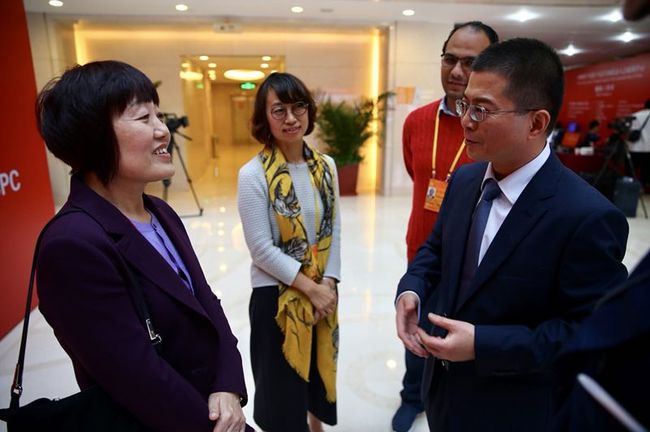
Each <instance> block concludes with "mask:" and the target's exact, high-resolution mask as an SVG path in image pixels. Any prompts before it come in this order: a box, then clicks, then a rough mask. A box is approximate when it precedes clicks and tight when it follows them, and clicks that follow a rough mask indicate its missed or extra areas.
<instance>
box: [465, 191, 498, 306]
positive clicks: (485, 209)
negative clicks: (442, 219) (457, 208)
mask: <svg viewBox="0 0 650 432" xmlns="http://www.w3.org/2000/svg"><path fill="white" fill-rule="evenodd" d="M499 194H501V189H499V185H498V183H497V182H496V181H495V180H494V179H491V178H489V179H486V180H485V183H484V184H483V193H482V194H481V200H480V201H479V202H478V205H477V206H476V208H475V209H474V213H473V214H472V225H471V226H470V228H469V235H468V236H467V246H466V248H465V259H464V261H463V273H462V274H461V280H460V288H459V290H458V300H457V302H456V304H457V305H460V304H462V302H463V301H465V298H466V297H467V296H468V295H469V287H470V285H471V283H472V279H474V275H475V274H476V269H477V267H478V256H479V252H480V250H481V241H482V239H483V233H484V232H485V225H487V220H488V216H489V215H490V209H491V208H492V201H493V200H494V199H495V198H496V197H498V196H499Z"/></svg>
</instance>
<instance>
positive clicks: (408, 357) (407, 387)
mask: <svg viewBox="0 0 650 432" xmlns="http://www.w3.org/2000/svg"><path fill="white" fill-rule="evenodd" d="M404 362H405V364H406V372H404V378H402V391H401V392H399V395H400V396H401V397H402V403H403V404H408V405H412V406H414V407H415V408H417V409H418V410H419V411H424V406H423V405H422V399H421V396H420V388H421V387H422V371H423V370H424V359H423V358H422V357H418V356H416V355H415V354H413V353H412V352H411V351H409V350H404Z"/></svg>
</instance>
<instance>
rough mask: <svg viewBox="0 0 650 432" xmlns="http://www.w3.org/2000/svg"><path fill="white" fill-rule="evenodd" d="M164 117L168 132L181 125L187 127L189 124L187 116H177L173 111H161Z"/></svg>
mask: <svg viewBox="0 0 650 432" xmlns="http://www.w3.org/2000/svg"><path fill="white" fill-rule="evenodd" d="M163 116H164V117H165V124H166V125H167V129H169V132H170V133H174V132H176V131H177V130H178V128H181V127H188V126H189V125H190V120H189V119H188V118H187V116H183V117H179V116H177V115H176V114H174V113H163Z"/></svg>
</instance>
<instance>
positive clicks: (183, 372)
mask: <svg viewBox="0 0 650 432" xmlns="http://www.w3.org/2000/svg"><path fill="white" fill-rule="evenodd" d="M144 201H145V207H146V208H147V209H148V210H149V211H150V212H152V213H153V214H154V215H155V216H156V217H157V218H158V220H159V221H160V223H161V225H162V226H163V228H164V229H165V232H166V233H167V234H168V236H169V238H170V239H171V240H172V242H173V243H174V246H175V247H176V249H177V250H178V252H179V255H180V256H181V258H182V260H183V262H184V263H185V265H186V267H187V270H188V272H189V276H190V278H191V280H192V285H193V288H194V292H195V296H193V295H192V294H191V292H190V291H189V290H188V289H187V287H186V286H185V285H184V283H183V282H182V280H181V279H180V277H179V276H178V274H176V272H175V271H174V270H173V269H172V268H171V267H170V266H169V264H167V262H166V261H165V260H164V259H163V257H162V256H160V254H159V253H158V252H157V251H156V250H155V249H154V248H153V246H151V245H150V244H149V242H148V241H147V240H146V239H145V238H144V237H143V236H142V235H141V234H140V233H139V232H138V231H137V229H136V228H135V227H134V226H133V224H132V223H131V222H130V221H129V220H128V219H127V218H126V217H125V216H124V215H122V213H121V212H120V211H119V210H118V209H117V208H116V207H114V206H113V205H112V204H111V203H109V202H108V201H106V200H105V199H104V198H102V197H100V196H99V195H98V194H96V193H95V192H94V191H93V190H91V189H90V188H89V187H87V186H86V185H85V184H84V183H83V182H82V181H81V180H80V179H78V178H77V177H73V178H72V180H71V191H70V196H69V198H68V202H67V203H66V204H65V206H64V207H63V208H62V210H61V212H69V211H71V210H77V211H74V212H70V213H69V214H66V215H64V216H62V217H60V218H59V219H57V220H56V221H55V222H54V223H53V224H52V225H51V226H50V227H49V229H48V230H47V232H46V233H45V235H44V237H43V241H42V246H41V252H40V256H39V259H38V264H37V266H38V267H37V277H38V279H37V284H38V294H39V298H40V308H41V311H42V313H43V315H44V316H45V319H46V320H47V321H48V323H49V324H50V325H51V326H52V328H53V329H54V333H55V335H56V337H57V339H58V340H59V342H60V343H61V345H62V346H63V348H64V349H65V351H66V352H67V353H68V355H70V357H71V359H72V363H73V366H74V370H75V375H76V377H77V382H78V383H79V386H80V387H81V388H82V389H83V388H87V387H89V386H92V385H95V384H98V385H99V386H100V387H102V388H103V389H104V390H105V391H106V392H107V393H108V394H109V395H110V396H112V397H113V398H114V400H116V401H117V402H118V403H119V404H121V405H122V406H124V407H125V408H127V409H128V410H129V411H130V412H132V413H133V414H134V415H135V416H136V418H137V419H139V420H140V421H141V422H143V423H144V424H145V425H146V426H148V427H149V428H152V429H153V430H156V431H170V432H172V431H173V432H178V431H205V432H207V431H211V430H212V427H214V424H213V422H210V421H209V419H208V405H207V400H208V395H209V394H211V393H213V392H217V391H225V392H232V393H236V394H239V395H240V396H241V397H242V398H243V403H246V399H247V396H246V388H245V384H244V375H243V370H242V361H241V356H240V354H239V352H238V350H237V340H236V339H235V337H234V335H233V334H232V332H231V330H230V327H229V325H228V322H227V320H226V316H225V315H224V312H223V309H222V308H221V304H220V301H219V299H218V298H217V297H216V296H215V295H214V294H213V293H212V291H211V289H210V287H209V286H208V283H207V281H206V279H205V276H204V274H203V272H202V270H201V267H200V265H199V261H198V259H197V257H196V255H195V253H194V251H193V249H192V245H191V243H190V240H189V238H188V236H187V233H186V231H185V229H184V227H183V224H182V222H181V220H180V219H179V218H178V216H177V215H176V213H175V212H174V211H173V210H172V209H171V208H170V207H169V206H168V205H167V204H166V203H165V202H163V201H161V200H160V199H157V198H155V197H151V196H147V195H145V196H144ZM78 210H81V211H78ZM127 262H128V263H129V264H128V265H129V266H130V267H131V269H132V271H133V274H135V276H136V277H137V279H138V281H139V283H140V285H141V287H142V291H143V292H144V296H145V298H146V303H147V306H148V308H149V312H150V314H151V318H152V321H153V323H154V326H155V329H156V331H157V332H158V333H159V334H160V335H161V336H162V354H161V355H159V354H158V353H157V352H156V350H155V349H154V348H153V346H152V344H151V343H150V341H149V338H148V334H147V332H146V330H145V326H144V325H143V324H142V323H141V322H140V319H139V318H138V315H137V314H136V312H135V309H134V306H133V303H132V301H131V300H130V297H129V295H128V292H127V289H128V287H129V284H128V283H127V270H126V266H127V264H126V263H127Z"/></svg>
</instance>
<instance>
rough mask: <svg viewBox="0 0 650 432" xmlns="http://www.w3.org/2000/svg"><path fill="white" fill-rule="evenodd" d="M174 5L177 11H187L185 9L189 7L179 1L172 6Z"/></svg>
mask: <svg viewBox="0 0 650 432" xmlns="http://www.w3.org/2000/svg"><path fill="white" fill-rule="evenodd" d="M174 7H175V8H176V10H177V11H179V12H187V10H188V9H189V7H188V6H187V5H186V4H183V3H179V4H177V5H176V6H174Z"/></svg>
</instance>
